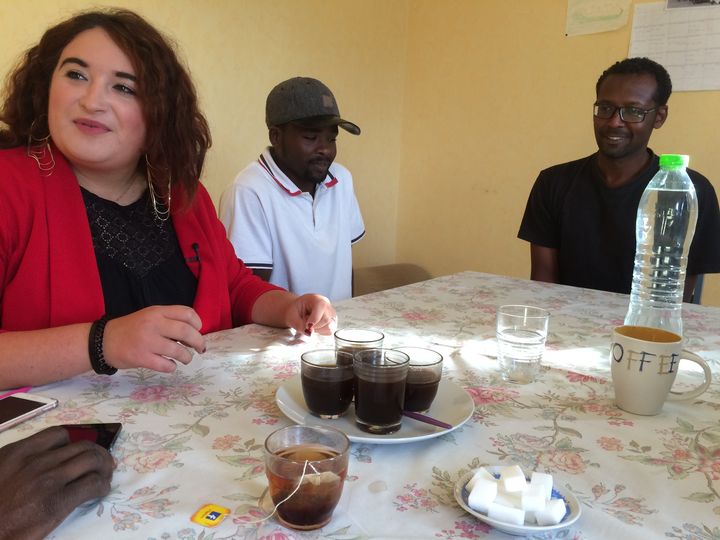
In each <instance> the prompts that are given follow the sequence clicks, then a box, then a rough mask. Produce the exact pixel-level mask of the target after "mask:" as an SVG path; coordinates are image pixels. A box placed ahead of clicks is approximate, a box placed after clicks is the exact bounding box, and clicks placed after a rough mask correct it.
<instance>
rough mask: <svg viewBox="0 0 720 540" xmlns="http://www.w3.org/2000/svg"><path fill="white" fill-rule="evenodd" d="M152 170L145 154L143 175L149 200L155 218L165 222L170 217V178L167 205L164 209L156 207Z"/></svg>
mask: <svg viewBox="0 0 720 540" xmlns="http://www.w3.org/2000/svg"><path fill="white" fill-rule="evenodd" d="M152 168H153V167H152V165H150V160H149V159H148V157H147V154H145V171H146V173H145V174H146V176H147V183H148V189H149V190H150V199H151V200H152V205H153V210H154V211H155V217H156V218H157V219H158V220H160V221H167V219H168V218H169V217H170V203H171V202H172V192H171V189H172V177H171V176H169V177H168V191H167V205H165V208H162V206H158V201H157V199H158V198H157V196H156V195H155V187H154V186H153V181H152V174H151V173H150V170H151V169H152Z"/></svg>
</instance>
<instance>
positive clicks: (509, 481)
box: [500, 465, 525, 492]
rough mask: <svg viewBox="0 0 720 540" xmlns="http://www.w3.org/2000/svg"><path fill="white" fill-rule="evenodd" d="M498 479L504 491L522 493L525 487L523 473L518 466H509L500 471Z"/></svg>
mask: <svg viewBox="0 0 720 540" xmlns="http://www.w3.org/2000/svg"><path fill="white" fill-rule="evenodd" d="M500 479H501V480H502V482H503V487H504V488H505V491H508V492H514V491H522V490H523V488H524V487H525V473H523V471H522V469H521V468H520V466H519V465H511V466H510V467H503V468H502V469H500Z"/></svg>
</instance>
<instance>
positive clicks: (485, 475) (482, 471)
mask: <svg viewBox="0 0 720 540" xmlns="http://www.w3.org/2000/svg"><path fill="white" fill-rule="evenodd" d="M481 478H482V479H484V480H487V481H493V482H497V480H495V477H494V476H493V475H492V474H490V473H489V472H488V471H487V469H486V468H485V467H480V468H479V469H478V470H476V471H475V474H473V476H472V478H471V479H470V480H468V483H467V484H465V489H467V490H468V493H469V492H471V491H472V490H473V487H474V486H475V482H477V481H478V480H479V479H481Z"/></svg>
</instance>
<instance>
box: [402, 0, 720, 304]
mask: <svg viewBox="0 0 720 540" xmlns="http://www.w3.org/2000/svg"><path fill="white" fill-rule="evenodd" d="M411 6H412V8H411V9H410V12H409V20H410V22H409V25H408V61H407V72H406V80H405V88H406V93H405V111H404V114H403V162H402V173H401V176H400V178H401V180H400V194H401V195H400V213H399V220H398V250H397V257H398V260H402V261H412V262H417V263H420V264H422V265H423V266H426V267H427V268H428V269H429V270H431V272H432V273H433V274H435V275H439V274H446V273H453V272H457V271H459V270H466V269H474V270H481V271H485V272H491V273H497V274H506V275H512V276H518V277H527V276H529V273H530V270H529V268H530V257H529V247H528V244H527V243H526V242H524V241H521V240H518V239H517V238H516V234H517V230H518V226H519V224H520V219H521V217H522V213H523V211H524V208H525V202H526V200H527V196H528V193H529V191H530V188H531V186H532V183H533V182H534V180H535V178H536V176H537V174H538V172H539V171H540V169H542V168H545V167H547V166H550V165H552V164H555V163H561V162H564V161H569V160H571V159H575V158H579V157H582V156H585V155H589V154H591V153H592V152H594V151H595V150H596V149H597V147H596V145H595V140H594V136H593V130H592V113H591V105H592V103H593V101H594V99H595V82H596V80H597V78H598V76H599V75H600V73H602V71H603V70H604V69H605V68H606V67H608V66H609V65H611V64H612V63H613V62H615V61H616V60H619V59H622V58H624V57H626V56H627V53H628V44H629V38H630V25H629V24H628V26H627V27H626V28H623V29H620V30H617V31H614V32H607V33H602V34H593V35H587V36H577V37H566V36H565V35H564V30H565V12H566V7H567V2H564V1H560V0H534V1H528V0H485V1H477V0H466V1H461V0H453V1H450V2H437V1H435V0H413V1H412V2H411ZM669 105H670V114H669V118H668V121H667V122H666V123H665V126H664V127H663V128H662V129H661V130H658V131H657V132H656V133H655V135H654V136H653V138H652V139H651V147H652V148H653V149H654V150H655V151H656V152H658V153H663V152H674V153H686V154H689V155H690V156H691V166H692V167H693V168H695V169H697V170H699V171H701V172H703V173H704V174H705V175H706V176H708V177H709V178H710V179H711V180H713V182H714V186H715V189H716V191H720V189H719V188H720V161H718V160H717V141H718V139H717V136H716V135H715V126H716V125H717V123H718V120H720V93H718V92H693V93H688V92H683V93H677V94H674V95H673V96H672V97H671V98H670V102H669ZM703 299H704V303H706V304H714V305H720V277H719V276H717V275H715V276H710V277H709V278H707V279H706V280H705V292H704V295H703Z"/></svg>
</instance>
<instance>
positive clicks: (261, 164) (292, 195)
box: [258, 154, 338, 197]
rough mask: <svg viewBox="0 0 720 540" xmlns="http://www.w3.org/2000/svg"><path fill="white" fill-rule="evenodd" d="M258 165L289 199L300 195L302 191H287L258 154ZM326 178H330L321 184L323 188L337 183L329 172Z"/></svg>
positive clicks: (263, 158)
mask: <svg viewBox="0 0 720 540" xmlns="http://www.w3.org/2000/svg"><path fill="white" fill-rule="evenodd" d="M258 163H259V164H260V166H261V167H262V168H263V169H265V172H266V173H268V174H269V175H270V178H272V179H273V180H275V182H276V183H277V185H278V186H280V187H281V188H282V189H283V191H284V192H285V193H287V194H288V195H290V196H291V197H297V196H298V195H300V194H301V193H302V191H300V190H299V189H297V190H295V191H291V190H289V189H288V188H287V187H286V186H285V184H283V183H282V182H281V181H280V180H278V178H277V177H276V176H275V175H274V174H273V172H272V169H271V168H270V164H269V163H268V162H267V161H266V160H265V156H263V155H262V154H260V159H258ZM328 176H329V177H330V180H326V181H325V182H323V185H324V186H325V187H328V188H330V187H333V186H334V185H335V184H337V183H338V179H337V178H335V176H333V173H331V172H330V171H329V170H328Z"/></svg>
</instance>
